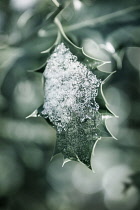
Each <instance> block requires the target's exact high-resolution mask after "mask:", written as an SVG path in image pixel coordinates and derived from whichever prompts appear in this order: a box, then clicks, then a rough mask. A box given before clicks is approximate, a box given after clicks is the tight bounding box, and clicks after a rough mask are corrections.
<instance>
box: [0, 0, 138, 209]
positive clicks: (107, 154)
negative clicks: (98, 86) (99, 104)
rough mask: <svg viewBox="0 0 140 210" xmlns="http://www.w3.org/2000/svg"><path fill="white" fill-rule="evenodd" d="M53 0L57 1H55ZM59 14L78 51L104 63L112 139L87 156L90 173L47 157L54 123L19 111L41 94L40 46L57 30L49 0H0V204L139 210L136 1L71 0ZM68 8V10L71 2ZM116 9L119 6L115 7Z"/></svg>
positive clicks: (40, 99) (38, 99)
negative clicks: (114, 116) (90, 156)
mask: <svg viewBox="0 0 140 210" xmlns="http://www.w3.org/2000/svg"><path fill="white" fill-rule="evenodd" d="M59 2H60V3H61V1H59ZM65 3H66V4H67V3H70V5H69V6H68V7H67V9H65V10H63V12H61V14H60V15H59V19H60V21H61V22H62V24H63V28H64V30H65V33H66V34H67V36H68V37H69V38H70V39H71V40H72V41H73V42H74V43H76V44H77V45H78V46H83V47H84V49H85V51H86V53H88V54H89V55H91V56H93V57H96V58H100V59H103V60H110V61H111V64H108V65H106V67H105V69H103V67H101V68H102V70H106V71H109V72H112V71H114V70H117V72H116V74H114V75H113V76H112V78H111V79H110V80H109V81H108V82H107V83H106V85H104V87H103V89H104V94H105V96H106V98H107V101H108V103H109V104H110V105H109V108H110V109H111V110H112V111H113V112H114V113H115V114H116V115H118V116H119V119H117V118H114V119H108V122H107V126H108V128H109V129H110V130H111V132H112V133H113V134H114V135H115V136H116V137H117V139H118V141H114V140H111V139H110V140H109V139H103V140H102V141H100V142H99V143H98V145H97V147H96V152H95V154H94V157H93V158H92V160H91V162H92V165H93V166H94V170H95V171H96V173H95V174H94V173H92V172H91V171H90V170H88V169H87V168H85V167H83V166H82V165H80V164H77V163H75V162H70V163H68V164H67V165H66V166H64V167H63V168H62V167H61V165H62V161H63V160H62V156H61V155H59V156H58V157H57V158H56V159H54V160H53V161H52V162H50V157H51V155H52V153H53V148H54V144H55V138H56V137H55V135H56V134H55V130H54V129H53V128H52V127H50V126H49V125H46V122H45V121H44V120H43V119H41V118H37V119H28V120H25V117H26V116H27V115H28V114H29V113H30V112H31V111H32V110H33V109H36V108H37V107H39V106H40V104H41V103H42V102H43V92H42V83H41V76H39V75H37V74H35V73H33V74H31V73H29V72H28V70H30V69H34V68H37V67H38V66H40V65H41V64H42V63H44V62H45V60H46V57H45V54H41V53H40V52H41V51H44V50H46V49H47V48H49V47H51V46H52V44H53V43H54V41H55V40H56V36H57V27H56V26H55V24H54V23H53V22H49V23H48V24H46V22H45V21H46V18H48V17H49V16H50V15H51V14H52V12H54V11H56V10H57V8H56V6H55V5H54V3H53V2H52V1H51V0H28V1H27V0H20V1H18V0H4V1H0V209H4V210H6V209H12V210H16V209H17V210H19V209H20V210H25V209H26V210H27V209H30V210H46V209H51V210H56V209H58V210H63V209H67V210H71V209H74V210H79V209H80V210H85V209H89V210H90V209H98V210H106V209H109V210H116V209H123V210H132V209H133V210H139V207H140V201H139V197H140V195H139V189H140V186H139V179H140V178H139V171H140V161H139V160H140V144H139V137H140V132H139V124H140V118H139V114H140V112H139V107H140V101H139V95H140V88H139V74H140V64H139V61H140V48H139V43H140V36H139V34H140V2H139V0H136V1H130V0H128V1H126V0H120V1H109V0H107V1H103V0H96V1H91V0H83V1H79V0H74V1H73V2H72V1H67V0H66V1H65ZM72 8H74V10H73V9H72ZM119 11H120V12H119Z"/></svg>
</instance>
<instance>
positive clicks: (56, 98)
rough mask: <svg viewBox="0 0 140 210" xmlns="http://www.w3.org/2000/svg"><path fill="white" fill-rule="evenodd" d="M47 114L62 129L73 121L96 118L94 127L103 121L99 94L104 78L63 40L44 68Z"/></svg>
mask: <svg viewBox="0 0 140 210" xmlns="http://www.w3.org/2000/svg"><path fill="white" fill-rule="evenodd" d="M44 77H45V90H44V92H45V93H44V94H45V96H44V106H43V108H44V110H43V112H42V114H43V115H45V116H46V118H47V117H48V118H49V120H50V121H51V122H52V123H53V124H54V125H55V126H56V128H57V131H58V132H59V133H60V132H61V131H62V130H67V128H68V127H69V123H70V122H72V121H73V119H74V118H75V120H76V121H77V122H78V121H79V123H82V122H85V121H86V120H90V121H93V122H94V123H92V128H96V127H97V126H98V124H99V122H100V114H99V112H98V109H99V105H98V104H97V103H96V100H95V99H96V96H97V94H98V88H99V86H100V84H101V80H99V79H97V77H96V75H94V74H93V73H92V72H91V71H90V70H89V69H87V67H86V66H85V65H83V64H82V63H80V62H79V61H78V59H77V56H75V55H73V54H72V53H71V52H70V50H69V49H68V48H67V47H66V46H65V45H64V44H63V43H61V44H59V45H58V46H57V47H56V48H55V50H54V52H53V53H52V54H51V56H50V58H49V59H48V61H47V65H46V69H45V71H44Z"/></svg>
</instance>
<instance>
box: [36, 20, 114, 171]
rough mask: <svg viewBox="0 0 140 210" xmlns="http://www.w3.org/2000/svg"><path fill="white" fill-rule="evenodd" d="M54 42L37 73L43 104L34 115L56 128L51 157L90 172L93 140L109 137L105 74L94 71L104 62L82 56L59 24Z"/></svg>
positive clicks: (82, 51)
mask: <svg viewBox="0 0 140 210" xmlns="http://www.w3.org/2000/svg"><path fill="white" fill-rule="evenodd" d="M55 23H56V24H57V26H58V28H59V32H58V37H57V40H56V42H55V43H54V44H53V46H52V47H51V48H49V49H48V50H47V51H45V52H43V53H46V57H47V61H46V63H45V64H44V65H43V66H42V67H41V68H39V70H38V71H37V72H43V71H44V72H43V76H44V104H43V105H41V106H40V107H39V109H37V110H36V111H35V114H36V116H42V117H44V118H45V119H46V120H47V121H48V120H49V122H50V123H51V124H52V125H53V126H54V127H55V128H56V131H57V141H56V146H55V151H54V155H55V154H58V153H62V154H63V156H64V163H65V162H68V160H75V161H79V162H81V163H83V164H85V165H86V166H87V167H89V168H91V164H90V159H91V153H92V151H93V148H95V145H96V142H97V140H99V139H100V138H101V137H111V136H112V135H111V134H110V132H109V131H108V129H107V128H106V125H105V119H106V118H107V117H108V116H112V115H113V114H112V112H111V111H110V110H108V108H107V102H106V101H105V98H104V95H103V92H102V85H103V83H104V82H105V79H106V78H107V77H108V76H109V73H107V72H102V71H100V70H98V67H99V66H100V65H103V64H105V63H107V62H105V61H101V60H98V59H94V58H92V57H89V56H87V55H86V54H85V52H84V50H83V48H80V47H77V46H76V45H74V44H73V43H72V42H71V41H70V40H69V39H68V37H67V36H66V35H65V33H64V31H63V27H62V25H61V23H60V21H59V20H58V19H57V18H56V19H55Z"/></svg>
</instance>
